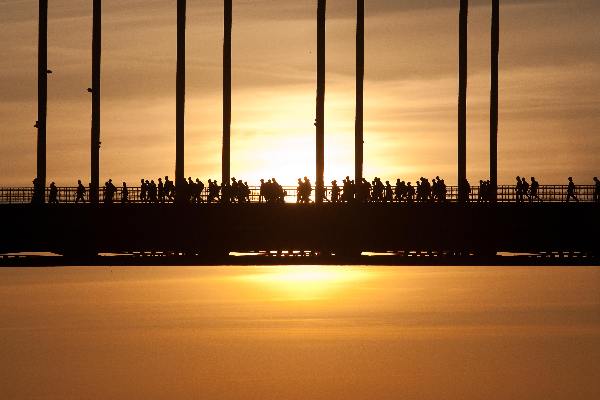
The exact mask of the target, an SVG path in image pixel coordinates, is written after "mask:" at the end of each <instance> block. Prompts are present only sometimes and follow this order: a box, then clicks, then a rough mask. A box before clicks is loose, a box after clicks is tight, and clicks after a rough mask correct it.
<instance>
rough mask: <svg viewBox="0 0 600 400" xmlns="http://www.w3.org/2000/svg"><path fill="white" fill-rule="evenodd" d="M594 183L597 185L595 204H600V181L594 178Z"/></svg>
mask: <svg viewBox="0 0 600 400" xmlns="http://www.w3.org/2000/svg"><path fill="white" fill-rule="evenodd" d="M594 183H595V184H596V185H595V187H594V202H595V203H600V179H598V177H594Z"/></svg>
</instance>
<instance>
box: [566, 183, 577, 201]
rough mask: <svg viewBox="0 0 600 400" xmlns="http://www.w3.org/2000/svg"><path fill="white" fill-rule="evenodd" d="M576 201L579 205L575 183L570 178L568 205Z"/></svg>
mask: <svg viewBox="0 0 600 400" xmlns="http://www.w3.org/2000/svg"><path fill="white" fill-rule="evenodd" d="M571 199H573V200H575V202H577V203H579V199H578V198H577V194H576V193H575V182H573V178H572V177H569V186H567V203H568V202H569V201H570V200H571Z"/></svg>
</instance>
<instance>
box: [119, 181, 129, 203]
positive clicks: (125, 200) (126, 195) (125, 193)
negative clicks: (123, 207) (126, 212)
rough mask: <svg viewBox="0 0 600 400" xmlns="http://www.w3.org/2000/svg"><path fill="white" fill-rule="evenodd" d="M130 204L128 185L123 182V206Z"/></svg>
mask: <svg viewBox="0 0 600 400" xmlns="http://www.w3.org/2000/svg"><path fill="white" fill-rule="evenodd" d="M125 203H129V189H128V188H127V183H125V182H123V187H122V188H121V204H125Z"/></svg>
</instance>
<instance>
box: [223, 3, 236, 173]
mask: <svg viewBox="0 0 600 400" xmlns="http://www.w3.org/2000/svg"><path fill="white" fill-rule="evenodd" d="M232 8H233V7H232V0H225V1H224V35H223V150H222V160H221V168H222V176H221V182H223V183H225V182H229V181H230V179H231V30H232V20H233V16H232V13H233V10H232Z"/></svg>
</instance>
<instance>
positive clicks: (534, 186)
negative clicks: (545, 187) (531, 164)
mask: <svg viewBox="0 0 600 400" xmlns="http://www.w3.org/2000/svg"><path fill="white" fill-rule="evenodd" d="M539 189H540V184H539V182H538V181H536V180H535V178H534V177H533V176H532V177H531V185H530V186H529V201H533V200H537V201H538V202H541V201H542V199H540V196H539V194H538V191H539Z"/></svg>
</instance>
